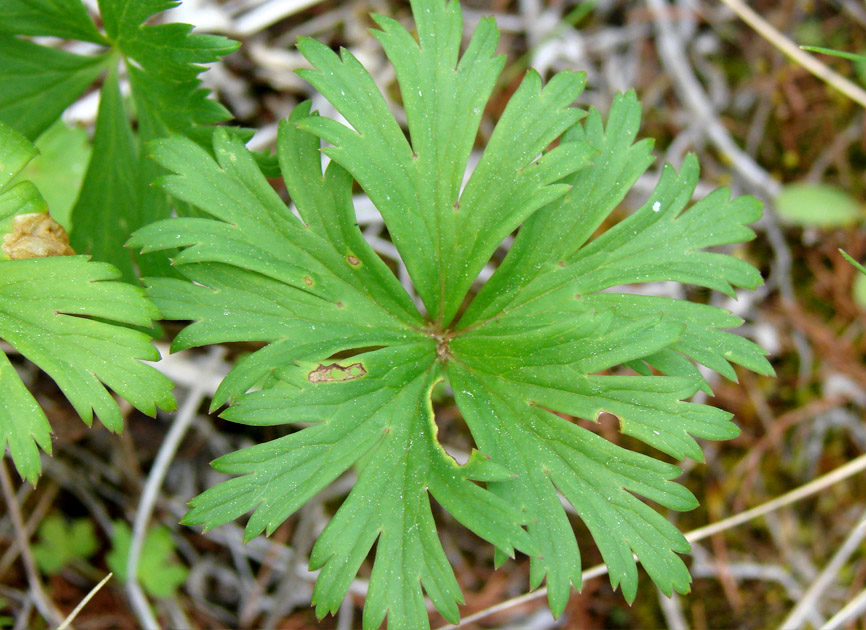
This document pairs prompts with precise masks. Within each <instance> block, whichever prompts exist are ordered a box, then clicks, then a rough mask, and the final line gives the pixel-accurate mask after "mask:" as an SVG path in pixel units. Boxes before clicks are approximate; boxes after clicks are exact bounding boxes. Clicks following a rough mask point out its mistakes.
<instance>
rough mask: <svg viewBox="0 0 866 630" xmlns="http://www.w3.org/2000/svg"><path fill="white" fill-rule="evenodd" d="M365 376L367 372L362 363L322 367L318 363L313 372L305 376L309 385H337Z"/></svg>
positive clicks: (335, 364) (334, 364)
mask: <svg viewBox="0 0 866 630" xmlns="http://www.w3.org/2000/svg"><path fill="white" fill-rule="evenodd" d="M366 374H367V370H366V369H365V368H364V365H363V364H362V363H353V364H352V365H340V364H339V363H331V364H330V365H323V364H321V363H320V364H319V365H318V367H316V369H315V370H313V371H312V372H310V373H309V374H308V375H307V380H308V381H310V382H311V383H339V382H342V381H352V380H354V379H356V378H361V377H362V376H365V375H366Z"/></svg>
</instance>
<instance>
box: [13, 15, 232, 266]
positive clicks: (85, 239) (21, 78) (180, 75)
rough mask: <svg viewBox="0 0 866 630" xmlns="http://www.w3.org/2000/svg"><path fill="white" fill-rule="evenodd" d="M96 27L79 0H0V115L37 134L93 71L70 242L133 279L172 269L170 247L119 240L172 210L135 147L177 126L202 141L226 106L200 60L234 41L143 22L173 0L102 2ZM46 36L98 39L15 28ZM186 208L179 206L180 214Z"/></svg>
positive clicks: (84, 87)
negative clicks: (144, 251) (89, 126)
mask: <svg viewBox="0 0 866 630" xmlns="http://www.w3.org/2000/svg"><path fill="white" fill-rule="evenodd" d="M98 4H99V10H100V17H101V25H102V27H103V28H104V32H101V30H100V29H99V28H97V26H96V25H95V24H94V22H93V21H92V20H91V18H90V17H89V15H88V12H87V9H86V8H85V6H84V5H83V4H82V2H81V0H62V1H61V0H33V1H29V0H28V1H26V2H25V1H23V0H0V83H2V85H3V90H0V121H2V122H5V123H6V124H8V125H10V126H12V127H13V128H15V129H17V130H18V131H21V132H22V133H24V134H25V135H27V136H28V137H29V138H30V139H31V140H34V139H36V137H38V136H39V135H40V134H41V133H42V132H43V131H45V130H46V129H47V128H48V127H49V126H50V125H51V124H52V123H53V122H54V121H56V120H57V118H58V117H59V116H60V114H61V113H62V112H63V110H64V109H66V107H68V106H69V105H70V104H72V103H73V102H74V101H75V100H76V99H77V98H79V97H80V96H81V95H82V94H83V93H84V92H85V91H86V90H87V89H88V88H89V87H90V86H92V85H93V84H94V82H95V81H96V80H97V79H98V78H99V77H100V75H102V74H104V73H106V72H107V75H106V77H105V81H104V83H103V84H102V90H101V95H100V96H101V98H100V106H99V115H98V118H97V124H96V129H95V132H94V138H93V144H94V148H95V150H94V151H93V153H92V155H91V159H90V162H89V165H88V168H87V174H86V177H85V180H84V183H83V185H82V189H81V193H80V196H79V198H78V200H77V202H76V204H75V206H74V207H73V209H72V219H71V222H72V230H71V233H70V236H71V240H72V245H73V247H74V248H75V249H76V251H79V252H81V253H85V254H90V255H92V256H94V257H95V258H96V259H98V260H101V261H104V262H109V263H111V264H113V265H114V266H115V267H117V268H119V269H120V270H121V272H122V273H123V278H124V279H125V280H127V281H129V282H135V281H137V278H138V274H137V273H136V267H137V268H138V271H141V272H142V273H145V274H148V275H167V274H170V273H171V269H170V267H169V265H168V260H167V255H166V254H160V255H157V256H153V255H151V256H143V257H142V256H133V255H132V254H131V253H130V252H129V251H128V250H124V249H123V242H124V241H125V240H126V239H127V238H128V237H129V235H130V234H131V233H132V231H133V230H135V229H137V228H139V227H141V226H143V225H147V224H148V223H151V222H153V221H157V220H159V219H163V218H166V217H168V216H171V214H172V208H171V207H170V205H169V200H168V197H167V196H166V195H165V194H164V193H162V192H160V191H158V190H155V189H153V188H152V187H151V186H150V183H151V182H152V181H153V180H154V179H155V178H156V177H157V176H159V175H161V174H163V172H162V171H161V170H160V169H159V167H158V166H157V165H156V164H154V163H153V162H152V161H150V160H147V159H146V158H145V156H144V152H143V151H142V150H141V148H142V147H143V146H144V144H145V143H146V142H148V141H150V140H153V139H155V138H160V137H165V136H167V135H170V134H175V133H179V134H183V135H186V136H189V137H192V138H195V139H196V140H197V141H199V142H200V143H202V144H203V145H205V146H209V144H210V138H211V134H212V132H213V127H212V125H213V124H214V123H219V122H222V121H225V120H227V119H229V118H230V117H231V116H230V114H229V112H228V111H227V110H226V109H225V108H224V107H223V106H222V105H220V104H219V103H217V102H216V101H214V100H212V99H209V98H208V97H207V96H208V91H207V90H205V89H202V88H201V87H200V81H199V79H198V75H199V74H200V73H201V72H202V71H203V70H204V67H203V66H202V64H206V63H210V62H213V61H217V60H218V59H219V58H220V57H222V56H224V55H227V54H229V53H230V52H232V51H233V50H235V49H236V48H237V46H238V43H237V42H233V41H231V40H229V39H226V38H223V37H216V36H212V35H201V34H194V33H192V32H191V31H192V27H191V26H190V25H188V24H173V23H169V24H158V25H149V24H145V22H147V21H148V20H149V19H150V18H151V17H152V16H154V15H155V14H158V13H160V12H163V11H166V10H168V9H171V8H172V7H174V6H177V2H172V1H166V0H99V3H98ZM43 35H52V36H55V37H64V38H69V39H80V40H84V41H88V42H92V43H95V44H99V45H101V46H104V47H105V48H104V49H101V50H97V52H96V53H95V54H92V55H77V54H72V53H68V52H65V51H63V50H58V49H55V48H51V47H48V46H43V45H39V44H36V43H34V42H33V41H30V40H28V39H25V38H24V37H21V36H43ZM121 60H123V61H124V62H125V66H126V69H127V70H128V77H129V83H130V86H131V93H132V100H133V101H134V104H135V114H136V118H137V120H136V122H137V124H136V125H135V130H133V124H132V123H131V121H130V116H129V115H128V114H127V112H126V109H125V107H124V103H123V99H122V97H121V92H120V85H119V81H118V68H119V65H118V63H119V62H120V61H121ZM185 210H186V209H185V208H180V209H179V211H180V213H181V214H183V213H184V211H185Z"/></svg>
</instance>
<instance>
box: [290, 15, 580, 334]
mask: <svg viewBox="0 0 866 630" xmlns="http://www.w3.org/2000/svg"><path fill="white" fill-rule="evenodd" d="M418 4H419V3H417V2H413V7H415V8H416V9H417V6H418ZM415 13H416V16H417V17H418V20H419V21H418V32H419V38H420V46H419V44H417V43H415V41H414V39H412V37H411V35H409V33H408V32H406V30H405V29H404V28H403V27H402V26H400V25H399V24H398V23H397V22H395V21H393V20H389V19H386V18H377V21H378V23H379V25H380V26H381V27H382V29H383V31H382V32H380V33H377V34H376V36H377V37H378V38H379V40H380V41H381V42H382V43H383V45H384V47H385V51H386V53H387V54H388V56H389V59H391V60H392V61H393V63H394V65H395V69H396V70H397V75H398V78H399V79H400V85H401V94H402V95H403V103H404V106H405V108H406V118H407V120H408V121H409V131H410V138H411V142H407V140H406V138H405V136H404V135H403V132H402V130H401V129H400V127H399V125H398V124H397V122H396V121H395V120H394V118H393V116H391V114H390V113H389V111H388V108H387V106H386V103H385V101H384V99H383V98H382V96H381V94H379V92H378V89H377V88H376V86H375V84H374V83H373V80H372V78H371V77H370V75H369V74H368V73H367V71H366V70H364V68H363V66H361V64H360V63H359V62H358V60H357V59H355V58H354V57H353V56H352V55H351V53H349V52H348V51H345V50H344V51H343V52H342V58H340V57H338V56H337V55H336V54H335V53H334V52H333V51H331V50H330V49H329V48H327V47H326V46H324V45H323V44H320V43H318V42H316V41H314V40H310V39H302V40H301V41H300V42H299V44H298V48H299V50H300V51H301V52H302V53H303V54H304V56H305V57H306V58H307V60H308V61H309V62H310V63H311V64H312V65H313V67H314V70H301V71H299V74H300V75H301V76H302V77H304V78H306V79H307V80H308V81H310V82H311V83H312V84H313V86H314V87H316V88H317V89H318V90H319V91H320V92H321V93H322V94H323V95H324V96H325V97H326V98H328V100H329V101H331V103H333V104H334V106H335V107H336V108H337V109H338V110H339V111H340V113H341V114H343V116H345V117H346V120H347V121H348V122H349V123H350V124H351V125H352V129H350V128H348V127H346V126H344V125H341V124H338V123H336V122H335V121H333V120H329V119H325V118H320V117H312V118H309V119H307V121H305V122H304V124H303V125H302V128H303V129H304V130H306V131H310V132H313V133H315V134H317V135H319V136H320V137H321V138H322V139H324V140H326V141H328V142H330V143H331V144H332V145H334V146H333V147H329V148H326V149H324V150H323V152H324V153H326V154H327V155H328V156H329V157H331V158H332V159H334V160H335V161H337V162H338V163H339V164H340V165H342V166H343V167H344V168H345V169H346V170H348V171H349V172H350V173H351V174H352V176H353V177H354V178H355V179H356V180H357V181H358V183H359V184H360V185H361V186H362V187H363V188H364V190H365V191H366V192H367V193H368V194H369V196H370V198H371V199H372V200H373V202H374V203H375V204H376V207H377V208H378V209H379V210H380V212H381V213H382V216H383V217H384V218H385V220H386V221H387V222H388V224H389V226H391V236H392V238H393V240H394V244H395V245H396V247H397V249H398V251H399V252H400V255H401V257H402V258H403V261H404V262H405V263H406V267H407V269H408V271H409V274H410V276H411V277H412V280H413V282H414V284H415V287H416V289H417V290H418V292H419V295H420V296H421V298H422V299H423V300H424V304H425V305H426V307H427V310H428V312H429V313H430V315H431V318H432V319H433V321H436V322H438V323H440V324H447V323H449V322H450V320H451V319H453V317H454V315H455V314H456V312H457V309H458V307H459V306H460V304H461V302H462V298H463V296H464V295H465V293H466V291H467V290H468V289H469V287H470V285H471V284H472V282H473V281H474V280H475V278H476V276H477V274H478V272H479V271H480V270H481V268H482V267H483V266H484V264H485V263H486V262H487V260H488V259H489V258H490V256H491V255H492V254H493V251H494V250H495V248H496V247H497V246H498V245H499V243H500V242H501V241H502V239H503V238H504V237H505V236H506V235H508V234H509V233H510V232H512V231H513V230H514V229H515V228H516V227H517V226H518V225H520V223H521V222H522V221H523V220H524V219H525V218H526V217H527V216H529V215H530V214H531V213H532V212H534V211H535V210H537V209H538V208H539V207H541V206H543V205H545V204H546V203H549V202H550V201H552V200H553V199H555V198H557V197H559V196H561V195H562V194H564V193H565V192H566V190H567V186H563V185H554V182H555V181H556V180H557V179H560V178H562V177H563V176H565V175H567V174H569V173H571V172H574V171H575V170H577V169H579V168H581V167H583V166H585V165H586V163H587V160H588V158H589V156H590V154H591V151H589V150H588V148H587V147H585V146H584V145H577V144H572V145H570V146H563V147H561V148H558V149H554V150H552V151H549V152H547V153H546V154H545V155H544V157H543V158H541V159H538V156H539V154H540V153H541V152H542V151H543V150H544V149H545V147H547V145H549V144H550V143H551V142H552V141H553V140H555V139H556V138H557V137H558V136H559V135H560V134H561V133H562V132H563V131H564V130H566V129H567V128H569V127H570V126H572V125H573V124H574V123H575V122H577V120H579V119H580V118H581V116H582V112H580V110H577V109H575V108H572V107H569V105H571V103H573V102H574V100H575V99H576V98H577V97H578V96H579V95H580V93H581V91H582V89H583V84H584V78H583V76H582V75H577V74H572V73H562V74H560V75H558V76H557V77H555V78H554V79H553V80H551V82H550V83H549V84H548V85H547V86H546V87H545V88H544V90H542V88H541V79H540V77H539V76H538V75H537V74H536V73H534V72H530V73H529V74H527V76H526V78H525V79H524V81H523V83H522V84H521V86H520V87H519V88H518V90H517V92H516V93H515V95H514V97H513V98H512V100H511V101H510V102H509V105H508V106H507V108H506V111H505V112H504V113H503V116H502V119H501V120H500V122H499V124H498V125H497V127H496V130H495V132H494V134H493V136H492V137H491V140H490V143H489V145H488V147H487V149H486V151H485V153H484V156H483V157H482V159H481V162H480V163H479V165H478V167H477V168H476V169H475V172H474V173H473V175H472V177H471V178H470V179H469V182H467V184H466V187H465V190H464V191H463V192H462V193H461V192H460V185H461V182H462V180H463V172H464V170H465V166H466V161H467V160H468V157H469V152H470V150H471V148H472V144H473V140H474V138H475V133H476V130H477V128H478V123H479V120H480V117H481V113H482V110H483V103H484V102H485V101H486V100H487V98H488V97H489V94H490V91H491V90H492V88H493V86H494V84H495V81H496V78H497V76H498V75H499V72H500V71H501V68H502V59H501V58H498V57H493V53H494V52H495V49H496V42H497V40H498V33H496V29H495V25H494V23H493V22H492V21H491V20H484V21H482V22H481V23H480V24H479V26H478V28H477V29H476V31H475V33H474V35H473V37H472V40H471V42H470V43H469V46H468V48H467V50H466V52H465V53H464V55H463V56H462V58H461V59H460V61H459V62H458V61H457V58H458V51H459V46H460V37H458V36H456V35H455V34H456V33H460V32H461V29H462V26H461V24H462V20H461V17H460V10H459V5H458V4H457V3H449V4H448V6H447V7H443V6H441V5H439V3H436V7H435V8H431V9H429V10H428V9H424V10H421V11H418V10H416V12H415ZM446 287H448V289H447V291H446ZM452 287H453V288H452Z"/></svg>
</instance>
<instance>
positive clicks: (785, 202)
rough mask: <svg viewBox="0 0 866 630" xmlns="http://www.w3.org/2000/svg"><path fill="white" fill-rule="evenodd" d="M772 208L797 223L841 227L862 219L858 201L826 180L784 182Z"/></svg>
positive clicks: (861, 207)
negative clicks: (824, 182) (806, 182)
mask: <svg viewBox="0 0 866 630" xmlns="http://www.w3.org/2000/svg"><path fill="white" fill-rule="evenodd" d="M776 211H777V212H778V213H779V216H780V217H781V218H782V219H783V220H785V221H786V222H787V223H790V224H793V225H798V226H801V227H820V228H834V227H845V226H849V225H854V224H856V223H859V222H861V221H863V219H866V212H864V209H863V205H862V204H861V203H859V202H858V201H857V200H856V199H854V198H853V197H851V195H849V194H848V193H846V192H845V191H843V190H840V189H838V188H834V187H833V186H828V185H826V184H805V183H804V184H789V185H788V186H785V187H784V188H783V189H782V192H781V193H780V194H779V196H778V197H776Z"/></svg>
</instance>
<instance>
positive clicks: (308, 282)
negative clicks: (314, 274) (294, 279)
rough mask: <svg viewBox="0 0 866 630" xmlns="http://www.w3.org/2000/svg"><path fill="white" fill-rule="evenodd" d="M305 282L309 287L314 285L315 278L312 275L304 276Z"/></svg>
mask: <svg viewBox="0 0 866 630" xmlns="http://www.w3.org/2000/svg"><path fill="white" fill-rule="evenodd" d="M304 284H306V285H307V286H308V287H311V286H313V279H312V278H311V277H310V276H304Z"/></svg>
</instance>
